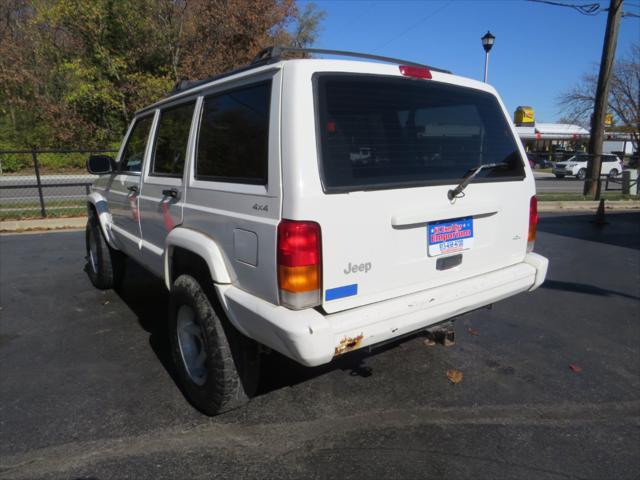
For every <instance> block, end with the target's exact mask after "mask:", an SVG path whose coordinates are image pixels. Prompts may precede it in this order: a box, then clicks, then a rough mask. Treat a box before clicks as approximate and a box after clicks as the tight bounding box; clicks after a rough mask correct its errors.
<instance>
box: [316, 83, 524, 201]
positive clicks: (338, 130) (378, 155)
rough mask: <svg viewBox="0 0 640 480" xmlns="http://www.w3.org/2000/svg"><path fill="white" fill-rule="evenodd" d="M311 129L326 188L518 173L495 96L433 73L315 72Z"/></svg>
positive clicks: (506, 176)
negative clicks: (424, 76)
mask: <svg viewBox="0 0 640 480" xmlns="http://www.w3.org/2000/svg"><path fill="white" fill-rule="evenodd" d="M315 82H316V87H315V88H316V95H317V103H318V106H319V119H318V125H317V129H318V131H319V138H320V149H321V151H320V157H321V171H322V179H323V186H324V188H325V191H345V190H346V191H349V190H362V189H365V190H366V189H382V188H397V187H403V186H417V185H439V184H451V183H458V182H459V181H460V179H461V178H462V177H463V176H464V175H465V173H466V172H468V171H469V170H470V169H472V168H475V167H477V166H478V165H481V164H487V163H500V164H501V166H500V167H499V168H495V169H487V170H483V171H482V172H481V173H480V174H479V175H478V177H476V179H475V180H474V181H477V182H487V181H498V180H521V179H522V178H524V166H523V165H524V164H523V161H522V159H521V157H520V154H519V150H518V147H517V143H516V140H515V139H514V137H513V134H512V131H511V128H510V126H509V124H508V123H507V120H506V119H505V116H504V114H503V112H502V109H501V108H500V105H499V104H498V102H497V100H496V98H495V97H494V96H493V95H491V94H489V93H485V92H481V91H477V90H473V89H470V88H464V87H458V86H454V85H448V84H443V83H438V82H432V81H417V80H410V79H396V78H392V77H372V76H369V75H367V76H364V75H344V74H342V75H340V74H320V75H318V76H317V77H316V80H315Z"/></svg>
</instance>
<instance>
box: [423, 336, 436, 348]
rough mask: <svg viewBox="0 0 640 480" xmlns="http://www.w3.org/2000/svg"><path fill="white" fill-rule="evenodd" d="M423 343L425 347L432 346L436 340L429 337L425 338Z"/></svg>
mask: <svg viewBox="0 0 640 480" xmlns="http://www.w3.org/2000/svg"><path fill="white" fill-rule="evenodd" d="M424 344H425V345H426V346H427V347H433V346H434V345H435V344H436V342H435V341H434V340H432V339H430V338H427V339H426V340H425V341H424Z"/></svg>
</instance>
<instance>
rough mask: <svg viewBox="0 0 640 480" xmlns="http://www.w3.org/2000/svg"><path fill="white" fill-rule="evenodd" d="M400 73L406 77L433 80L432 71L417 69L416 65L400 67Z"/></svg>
mask: <svg viewBox="0 0 640 480" xmlns="http://www.w3.org/2000/svg"><path fill="white" fill-rule="evenodd" d="M399 68H400V73H401V74H402V75H404V76H405V77H413V78H425V79H427V80H430V79H431V70H429V69H428V68H427V67H417V66H414V65H400V67H399Z"/></svg>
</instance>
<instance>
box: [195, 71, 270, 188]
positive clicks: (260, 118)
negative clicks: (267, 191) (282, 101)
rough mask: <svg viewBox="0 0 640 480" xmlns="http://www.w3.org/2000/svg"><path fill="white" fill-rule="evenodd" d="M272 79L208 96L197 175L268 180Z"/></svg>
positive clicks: (260, 182) (257, 181) (261, 182)
mask: <svg viewBox="0 0 640 480" xmlns="http://www.w3.org/2000/svg"><path fill="white" fill-rule="evenodd" d="M270 101H271V81H268V82H264V83H260V84H256V85H252V86H250V87H245V88H240V89H238V90H233V91H231V92H226V93H222V94H217V95H211V96H208V97H205V99H204V105H203V109H202V118H201V120H200V133H199V138H198V153H197V160H196V171H195V176H196V178H197V179H198V180H216V181H220V182H232V183H249V184H254V185H265V184H266V183H267V166H268V143H269V105H270Z"/></svg>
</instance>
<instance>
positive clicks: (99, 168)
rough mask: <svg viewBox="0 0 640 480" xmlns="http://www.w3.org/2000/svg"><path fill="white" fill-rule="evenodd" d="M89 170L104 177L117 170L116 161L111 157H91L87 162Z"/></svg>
mask: <svg viewBox="0 0 640 480" xmlns="http://www.w3.org/2000/svg"><path fill="white" fill-rule="evenodd" d="M87 170H88V171H89V173H92V174H94V175H104V174H106V173H111V172H113V171H114V170H115V160H114V159H113V158H112V157H110V156H109V155H91V156H89V159H88V160H87Z"/></svg>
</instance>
